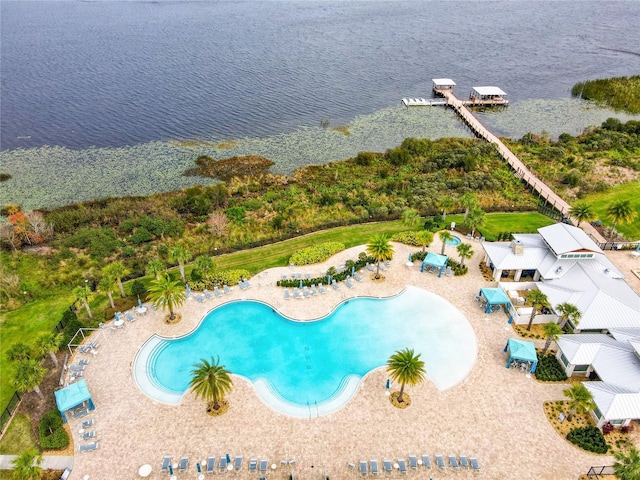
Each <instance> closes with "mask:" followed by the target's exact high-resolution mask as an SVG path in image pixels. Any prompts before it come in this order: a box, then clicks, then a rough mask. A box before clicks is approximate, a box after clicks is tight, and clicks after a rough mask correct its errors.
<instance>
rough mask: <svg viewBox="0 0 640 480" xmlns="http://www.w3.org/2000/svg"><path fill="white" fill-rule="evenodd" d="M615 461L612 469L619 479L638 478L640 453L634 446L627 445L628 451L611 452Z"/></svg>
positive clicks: (632, 479)
mask: <svg viewBox="0 0 640 480" xmlns="http://www.w3.org/2000/svg"><path fill="white" fill-rule="evenodd" d="M613 456H614V457H615V459H616V461H615V463H614V464H613V471H614V472H615V475H616V477H618V478H619V479H620V480H637V479H638V478H640V454H639V453H638V449H637V448H636V447H635V446H633V445H632V446H631V447H629V452H628V454H627V455H625V454H624V453H623V452H621V451H620V452H615V453H614V454H613Z"/></svg>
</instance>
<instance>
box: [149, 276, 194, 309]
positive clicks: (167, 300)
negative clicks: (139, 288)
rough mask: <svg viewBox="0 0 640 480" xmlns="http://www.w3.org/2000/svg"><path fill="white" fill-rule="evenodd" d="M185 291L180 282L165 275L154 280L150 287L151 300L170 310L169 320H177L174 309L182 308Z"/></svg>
mask: <svg viewBox="0 0 640 480" xmlns="http://www.w3.org/2000/svg"><path fill="white" fill-rule="evenodd" d="M183 290H184V289H183V288H182V284H181V283H180V281H178V280H173V279H172V278H171V276H169V275H164V276H163V277H160V278H159V279H157V280H152V281H151V284H150V285H149V295H148V297H149V300H150V301H151V302H154V303H155V304H156V305H157V306H159V307H162V309H163V310H164V309H165V308H166V309H168V310H169V320H175V318H176V314H175V312H174V309H175V308H177V307H181V306H182V304H183V303H184V301H185V294H184V291H183Z"/></svg>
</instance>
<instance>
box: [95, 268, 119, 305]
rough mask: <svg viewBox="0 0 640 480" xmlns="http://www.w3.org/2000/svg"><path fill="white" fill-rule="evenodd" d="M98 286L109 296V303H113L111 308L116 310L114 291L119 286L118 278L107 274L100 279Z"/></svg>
mask: <svg viewBox="0 0 640 480" xmlns="http://www.w3.org/2000/svg"><path fill="white" fill-rule="evenodd" d="M98 288H99V289H100V290H101V291H103V292H104V293H106V294H107V297H109V304H110V305H111V308H113V309H114V310H115V308H116V304H115V303H113V292H114V290H115V289H116V288H118V285H117V283H116V279H115V278H113V277H111V276H109V275H105V276H104V277H102V278H101V279H100V283H99V284H98Z"/></svg>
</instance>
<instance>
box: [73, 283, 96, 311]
mask: <svg viewBox="0 0 640 480" xmlns="http://www.w3.org/2000/svg"><path fill="white" fill-rule="evenodd" d="M73 295H74V296H75V297H76V300H78V301H79V302H81V303H82V305H84V308H86V309H87V315H89V318H93V313H91V307H90V306H89V300H90V299H91V297H92V296H93V292H92V291H91V289H90V288H89V285H87V284H84V285H81V286H79V287H76V288H74V289H73Z"/></svg>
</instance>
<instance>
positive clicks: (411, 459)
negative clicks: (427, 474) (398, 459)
mask: <svg viewBox="0 0 640 480" xmlns="http://www.w3.org/2000/svg"><path fill="white" fill-rule="evenodd" d="M409 466H410V467H411V469H412V470H416V469H417V468H418V459H417V458H416V456H415V455H409Z"/></svg>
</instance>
